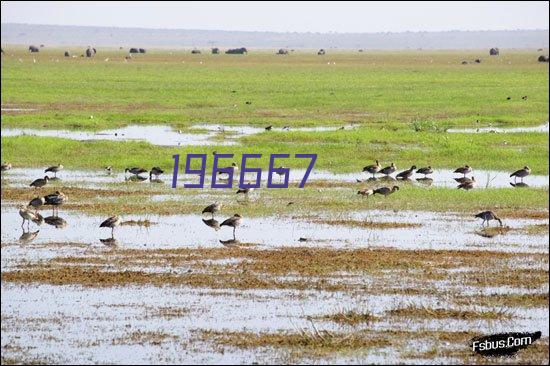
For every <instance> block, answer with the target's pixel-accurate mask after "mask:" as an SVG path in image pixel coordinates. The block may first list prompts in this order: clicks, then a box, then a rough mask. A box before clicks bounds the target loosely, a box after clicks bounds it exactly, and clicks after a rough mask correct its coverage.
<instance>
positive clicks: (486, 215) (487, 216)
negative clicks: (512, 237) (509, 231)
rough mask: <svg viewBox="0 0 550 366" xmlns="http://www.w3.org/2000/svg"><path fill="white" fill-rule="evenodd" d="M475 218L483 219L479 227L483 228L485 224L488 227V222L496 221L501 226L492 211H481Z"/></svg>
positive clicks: (500, 222)
mask: <svg viewBox="0 0 550 366" xmlns="http://www.w3.org/2000/svg"><path fill="white" fill-rule="evenodd" d="M475 217H476V218H479V219H483V221H482V222H481V226H483V225H484V224H485V223H486V222H487V226H489V221H491V220H496V221H498V223H499V224H500V226H502V220H501V219H499V218H498V217H497V215H495V213H494V212H493V211H483V212H480V213H478V214H477V215H475Z"/></svg>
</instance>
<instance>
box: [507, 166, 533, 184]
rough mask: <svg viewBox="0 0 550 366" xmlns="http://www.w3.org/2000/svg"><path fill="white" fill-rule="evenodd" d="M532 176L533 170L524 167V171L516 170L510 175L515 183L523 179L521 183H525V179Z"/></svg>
mask: <svg viewBox="0 0 550 366" xmlns="http://www.w3.org/2000/svg"><path fill="white" fill-rule="evenodd" d="M530 174H531V169H530V168H529V167H528V166H524V167H523V169H520V170H516V171H515V172H513V173H512V174H510V177H514V183H515V182H516V180H517V178H518V177H519V178H521V181H522V182H523V178H525V177H526V176H528V175H530Z"/></svg>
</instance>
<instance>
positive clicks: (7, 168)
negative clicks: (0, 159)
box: [1, 163, 11, 172]
mask: <svg viewBox="0 0 550 366" xmlns="http://www.w3.org/2000/svg"><path fill="white" fill-rule="evenodd" d="M1 169H2V171H3V172H5V171H6V170H11V163H4V164H2V165H1Z"/></svg>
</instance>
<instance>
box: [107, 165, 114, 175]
mask: <svg viewBox="0 0 550 366" xmlns="http://www.w3.org/2000/svg"><path fill="white" fill-rule="evenodd" d="M105 171H106V172H107V174H111V173H112V172H113V167H112V166H110V165H109V166H106V167H105Z"/></svg>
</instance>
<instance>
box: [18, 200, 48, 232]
mask: <svg viewBox="0 0 550 366" xmlns="http://www.w3.org/2000/svg"><path fill="white" fill-rule="evenodd" d="M19 216H21V217H22V218H23V222H21V228H23V227H24V225H25V221H26V222H27V230H29V225H30V222H31V221H32V222H34V223H35V224H37V225H42V221H43V220H44V218H43V217H42V215H40V214H39V213H38V212H35V211H33V210H32V209H30V208H28V207H25V206H24V205H20V206H19Z"/></svg>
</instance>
